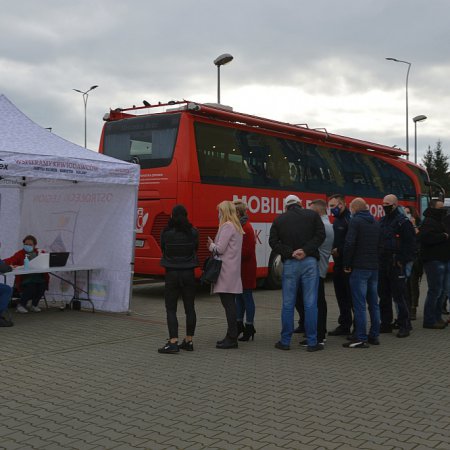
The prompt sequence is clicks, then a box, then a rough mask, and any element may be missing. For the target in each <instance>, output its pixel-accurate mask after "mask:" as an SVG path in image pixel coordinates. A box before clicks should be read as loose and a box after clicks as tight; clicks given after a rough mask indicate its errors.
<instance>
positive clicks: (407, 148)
mask: <svg viewBox="0 0 450 450" xmlns="http://www.w3.org/2000/svg"><path fill="white" fill-rule="evenodd" d="M386 59H387V60H388V61H394V62H399V63H403V64H408V71H407V72H406V151H407V152H408V159H409V131H408V126H409V119H408V78H409V69H411V63H410V62H408V61H402V60H400V59H396V58H386Z"/></svg>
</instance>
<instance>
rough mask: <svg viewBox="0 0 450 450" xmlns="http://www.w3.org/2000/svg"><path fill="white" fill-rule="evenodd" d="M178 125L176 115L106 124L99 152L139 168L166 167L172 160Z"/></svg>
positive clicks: (145, 117)
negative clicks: (101, 150) (136, 165)
mask: <svg viewBox="0 0 450 450" xmlns="http://www.w3.org/2000/svg"><path fill="white" fill-rule="evenodd" d="M179 123H180V114H170V115H164V116H151V117H149V116H143V117H134V118H127V119H123V120H117V121H114V122H108V123H106V125H105V135H104V142H103V153H104V154H105V155H108V156H112V157H113V158H117V159H121V160H122V161H129V162H133V163H135V164H140V166H141V168H142V169H148V168H152V167H163V166H167V165H169V163H170V161H171V160H172V155H173V150H174V147H175V142H176V139H177V133H178V125H179Z"/></svg>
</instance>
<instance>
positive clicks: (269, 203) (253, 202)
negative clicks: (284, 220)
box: [233, 194, 283, 214]
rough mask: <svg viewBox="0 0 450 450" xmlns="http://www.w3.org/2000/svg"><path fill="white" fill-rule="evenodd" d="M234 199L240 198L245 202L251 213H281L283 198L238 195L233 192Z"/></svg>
mask: <svg viewBox="0 0 450 450" xmlns="http://www.w3.org/2000/svg"><path fill="white" fill-rule="evenodd" d="M234 200H242V201H243V202H245V203H247V206H248V209H249V211H250V212H251V213H253V214H255V213H262V214H281V213H282V212H283V208H282V205H283V200H281V199H279V198H278V197H257V196H256V195H252V196H250V197H247V196H246V195H243V196H241V197H240V196H239V195H236V194H235V195H233V201H234Z"/></svg>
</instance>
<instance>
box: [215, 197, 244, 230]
mask: <svg viewBox="0 0 450 450" xmlns="http://www.w3.org/2000/svg"><path fill="white" fill-rule="evenodd" d="M217 209H218V210H219V212H220V223H219V226H222V225H223V224H224V223H225V222H231V223H232V224H233V226H234V228H236V231H238V232H239V233H241V234H244V230H243V229H242V225H241V222H240V221H239V219H238V216H237V213H236V207H235V206H234V203H233V202H230V201H228V200H224V201H223V202H220V203H219V204H218V205H217Z"/></svg>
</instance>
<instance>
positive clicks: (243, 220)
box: [158, 201, 256, 353]
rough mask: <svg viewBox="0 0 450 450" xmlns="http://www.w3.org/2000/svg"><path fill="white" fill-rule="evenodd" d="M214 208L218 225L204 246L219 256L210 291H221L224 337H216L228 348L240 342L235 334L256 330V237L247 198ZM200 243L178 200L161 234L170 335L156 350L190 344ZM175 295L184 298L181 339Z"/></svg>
mask: <svg viewBox="0 0 450 450" xmlns="http://www.w3.org/2000/svg"><path fill="white" fill-rule="evenodd" d="M217 210H218V216H219V217H218V219H219V230H218V232H217V234H216V236H215V238H214V240H213V239H212V238H211V237H208V242H207V247H208V250H209V251H210V252H211V254H212V255H213V256H214V257H217V258H219V259H220V260H221V261H222V266H221V269H220V273H219V277H218V279H217V282H216V283H214V284H213V285H212V292H213V293H215V294H219V297H220V300H221V303H222V305H223V308H224V310H225V315H226V318H227V332H226V335H225V337H224V338H223V339H220V340H218V341H217V343H216V347H217V348H219V349H229V348H237V347H238V339H239V340H240V341H248V340H250V339H254V336H255V333H256V330H255V327H254V324H253V321H254V317H255V302H254V299H253V289H255V287H256V238H255V232H254V230H253V227H252V225H251V223H250V222H249V220H248V217H247V206H246V204H245V203H243V202H241V201H235V202H231V201H223V202H221V203H220V204H219V205H218V206H217ZM198 245H199V240H198V232H197V230H196V229H195V228H194V227H193V226H192V224H191V223H190V222H189V220H188V214H187V211H186V209H185V208H184V206H182V205H177V206H175V207H174V208H173V210H172V216H171V219H170V220H169V224H168V226H167V227H166V228H165V229H164V230H163V232H162V234H161V249H162V253H163V256H162V258H161V265H162V266H163V267H165V269H166V286H165V304H166V312H167V323H168V328H169V340H168V341H167V343H166V344H165V345H164V346H163V347H161V348H159V349H158V352H159V353H178V352H179V351H180V349H182V350H187V351H193V350H194V345H193V342H192V339H193V336H194V332H195V325H196V314H195V308H194V298H195V275H194V269H195V268H196V267H197V266H198V260H197V250H198ZM179 296H181V298H182V300H183V304H184V309H185V313H186V330H187V331H186V337H185V338H184V339H183V341H182V343H181V344H178V321H177V317H176V311H177V300H178V297H179ZM244 317H245V322H244ZM241 334H242V336H241V337H240V338H239V335H241Z"/></svg>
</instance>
